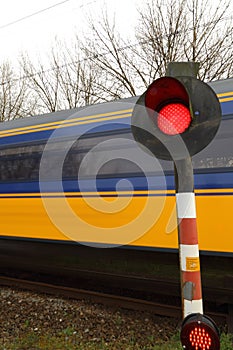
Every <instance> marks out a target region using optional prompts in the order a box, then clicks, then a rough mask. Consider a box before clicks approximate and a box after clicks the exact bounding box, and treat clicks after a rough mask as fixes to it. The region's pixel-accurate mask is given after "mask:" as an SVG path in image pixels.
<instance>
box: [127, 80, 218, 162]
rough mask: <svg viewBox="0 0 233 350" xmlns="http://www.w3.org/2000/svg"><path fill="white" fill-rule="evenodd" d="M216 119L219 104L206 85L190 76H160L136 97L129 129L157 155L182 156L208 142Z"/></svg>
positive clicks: (192, 152)
mask: <svg viewBox="0 0 233 350" xmlns="http://www.w3.org/2000/svg"><path fill="white" fill-rule="evenodd" d="M220 120H221V107H220V103H219V101H218V98H217V96H216V94H215V92H214V91H213V90H212V89H211V88H210V86H209V85H207V84H206V83H204V82H202V81H201V80H198V79H196V78H193V77H190V76H188V77H183V76H182V77H176V78H173V77H162V78H159V79H157V80H155V81H154V82H153V83H152V84H151V85H150V86H149V87H148V89H147V90H146V92H145V93H144V94H143V95H142V96H140V97H139V99H138V101H137V103H136V105H135V107H134V110H133V114H132V132H133V135H134V138H135V139H136V141H138V142H140V143H141V144H143V145H144V146H146V147H147V148H148V149H149V150H150V151H151V152H152V153H153V154H154V155H155V156H156V157H157V158H161V159H167V160H171V159H174V158H175V159H183V158H186V156H185V154H187V152H188V154H189V155H190V156H192V155H194V154H196V153H198V152H199V151H201V150H202V149H203V148H204V147H206V146H207V145H208V144H209V143H210V141H211V140H212V139H213V137H214V136H215V134H216V132H217V130H218V127H219V124H220ZM184 146H185V147H184ZM171 151H172V155H171Z"/></svg>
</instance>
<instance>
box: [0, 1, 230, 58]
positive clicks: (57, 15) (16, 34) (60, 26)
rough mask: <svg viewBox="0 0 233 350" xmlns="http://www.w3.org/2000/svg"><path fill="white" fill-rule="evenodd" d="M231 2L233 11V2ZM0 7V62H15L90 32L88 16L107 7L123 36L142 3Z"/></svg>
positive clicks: (8, 4)
mask: <svg viewBox="0 0 233 350" xmlns="http://www.w3.org/2000/svg"><path fill="white" fill-rule="evenodd" d="M222 1H223V0H212V3H218V4H219V3H222ZM164 2H165V3H166V0H164ZM231 3H232V11H233V0H231ZM0 4H1V11H0V43H1V50H0V61H3V60H5V59H10V60H12V61H14V59H15V58H16V59H17V56H18V55H19V53H20V51H27V52H28V53H29V54H30V56H31V55H33V54H35V55H36V54H37V53H38V52H39V53H44V52H46V51H49V47H50V46H51V42H53V40H54V38H55V37H56V36H57V37H58V38H61V39H66V40H69V38H71V37H72V35H73V34H74V33H75V32H82V31H85V30H87V23H86V22H87V16H86V14H87V13H92V14H93V16H94V17H95V18H96V19H98V17H99V16H98V13H100V12H101V10H102V9H103V7H106V6H107V7H108V8H109V13H110V12H111V13H112V14H113V13H115V14H116V23H117V27H118V29H119V30H120V32H121V33H122V35H124V33H127V34H128V33H129V32H130V30H132V29H133V28H134V26H135V23H136V16H137V6H138V5H139V4H140V5H142V4H143V0H141V1H139V0H37V1H36V0H0ZM231 15H232V13H231V11H230V12H229V13H226V17H227V16H231Z"/></svg>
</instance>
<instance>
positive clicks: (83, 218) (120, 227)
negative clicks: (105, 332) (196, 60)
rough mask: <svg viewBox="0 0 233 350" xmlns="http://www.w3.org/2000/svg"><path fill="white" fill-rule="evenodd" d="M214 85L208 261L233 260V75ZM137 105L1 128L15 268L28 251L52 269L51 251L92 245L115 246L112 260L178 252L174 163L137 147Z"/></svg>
mask: <svg viewBox="0 0 233 350" xmlns="http://www.w3.org/2000/svg"><path fill="white" fill-rule="evenodd" d="M209 85H210V86H211V87H212V89H213V90H214V91H215V93H216V94H217V96H218V98H219V101H220V103H221V109H222V121H221V125H220V128H219V130H218V133H217V135H216V137H215V138H214V140H213V141H212V142H211V143H210V144H209V145H208V146H207V147H206V148H205V149H204V150H203V151H201V152H200V153H198V154H197V155H195V156H193V158H192V162H193V168H194V183H195V195H196V206H197V225H198V235H199V248H200V252H201V255H207V256H222V257H229V258H232V257H233V237H232V235H233V220H232V216H231V215H232V208H233V79H223V80H219V81H214V82H211V83H209ZM136 101H137V97H130V98H126V99H122V100H118V101H113V102H105V103H100V104H96V105H92V106H87V107H81V108H77V109H72V110H64V111H58V112H53V113H48V114H43V115H40V116H34V117H27V118H24V119H17V120H12V121H7V122H3V123H1V125H0V159H1V162H0V208H1V214H0V215H1V220H0V241H1V244H0V257H1V261H3V260H4V259H5V260H4V261H8V262H9V260H11V262H12V264H13V261H14V262H15V261H17V254H18V253H17V254H16V251H19V250H20V257H21V258H20V261H21V262H22V263H25V261H26V259H27V257H29V256H30V259H29V258H28V260H27V264H28V265H30V264H31V260H33V256H35V255H36V256H37V262H38V264H43V254H44V248H43V247H45V246H46V247H47V256H48V255H49V256H50V257H51V256H53V258H51V259H53V260H56V259H58V256H57V255H56V254H57V252H58V251H59V254H60V255H59V256H60V260H61V261H62V258H61V257H62V256H63V253H64V252H65V251H66V250H67V249H68V247H71V246H72V248H70V249H72V252H73V254H74V255H75V254H77V251H81V250H82V249H83V250H85V249H88V251H89V252H91V253H90V255H92V254H93V256H94V255H95V254H96V253H94V251H96V248H100V251H101V253H99V254H104V253H103V251H104V250H105V249H106V248H109V250H108V251H109V255H110V256H111V255H112V254H113V251H115V250H116V249H117V250H119V249H120V250H125V249H127V251H129V250H130V251H134V254H137V252H139V251H144V252H153V254H163V253H164V254H165V253H171V252H173V253H174V252H177V251H178V233H177V221H176V209H175V184H174V169H173V162H172V161H166V160H164V161H161V160H158V159H156V158H155V157H153V156H152V155H150V154H146V153H145V152H143V150H142V149H141V147H139V146H138V144H137V142H135V140H134V138H133V135H132V132H131V115H132V111H133V108H134V106H135V103H136ZM55 247H56V248H55ZM53 248H54V250H53ZM103 248H104V249H103ZM111 248H113V249H111ZM97 250H98V249H97ZM32 252H33V253H32ZM30 254H31V255H30ZM80 254H82V253H80ZM150 254H151V253H150ZM76 257H77V256H76ZM66 259H68V260H69V253H67V254H66Z"/></svg>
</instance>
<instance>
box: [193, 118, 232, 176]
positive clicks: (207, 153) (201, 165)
mask: <svg viewBox="0 0 233 350" xmlns="http://www.w3.org/2000/svg"><path fill="white" fill-rule="evenodd" d="M232 130H233V119H228V120H225V121H222V123H221V127H220V130H219V133H218V134H217V136H216V137H215V139H214V140H213V141H212V142H211V143H210V144H209V145H208V146H207V147H206V148H205V149H204V150H203V151H202V152H200V153H198V154H197V155H195V156H194V157H193V159H192V160H193V167H194V169H195V170H199V171H201V170H202V169H209V170H210V171H211V170H216V169H217V168H219V169H221V168H225V170H227V169H230V168H232V167H233V135H232Z"/></svg>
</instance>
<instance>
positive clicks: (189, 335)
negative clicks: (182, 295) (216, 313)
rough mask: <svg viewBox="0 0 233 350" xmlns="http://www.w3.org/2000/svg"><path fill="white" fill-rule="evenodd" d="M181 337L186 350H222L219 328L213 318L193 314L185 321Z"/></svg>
mask: <svg viewBox="0 0 233 350" xmlns="http://www.w3.org/2000/svg"><path fill="white" fill-rule="evenodd" d="M180 337H181V343H182V346H183V348H184V349H186V350H217V349H220V342H219V331H218V328H217V327H216V325H215V323H214V322H213V321H212V319H211V318H209V317H207V316H204V315H201V314H191V315H188V316H187V317H186V318H185V319H184V321H183V324H182V327H181V336H180Z"/></svg>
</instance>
